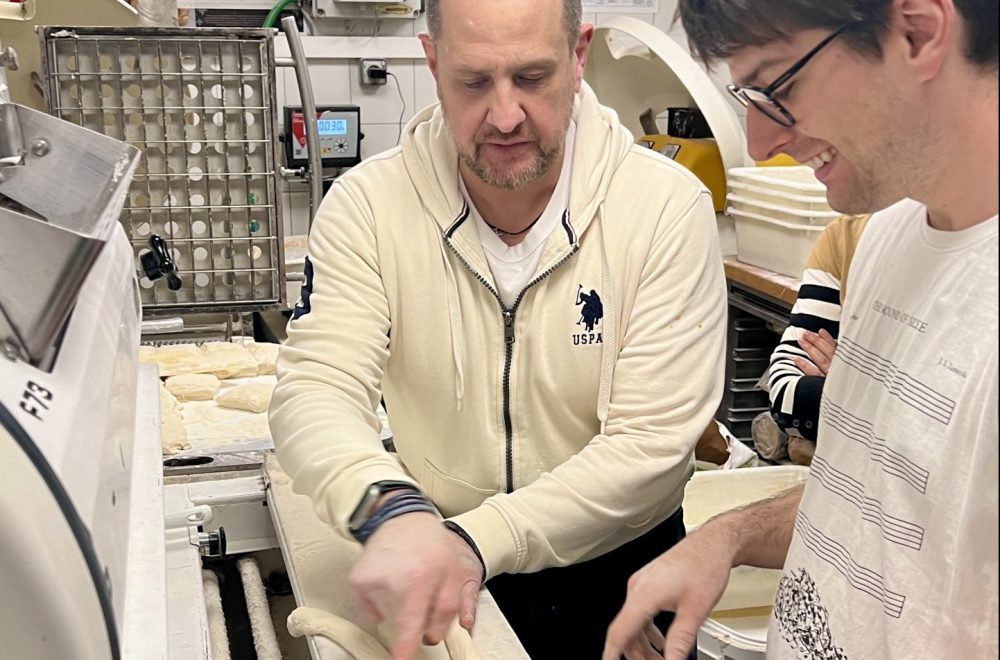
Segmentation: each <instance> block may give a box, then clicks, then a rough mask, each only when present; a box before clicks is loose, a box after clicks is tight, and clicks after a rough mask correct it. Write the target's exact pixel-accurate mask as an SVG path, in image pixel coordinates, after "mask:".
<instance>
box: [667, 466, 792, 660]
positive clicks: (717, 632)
mask: <svg viewBox="0 0 1000 660" xmlns="http://www.w3.org/2000/svg"><path fill="white" fill-rule="evenodd" d="M808 474H809V468H806V467H802V466H798V465H787V466H785V465H782V466H773V467H758V468H744V469H739V470H713V471H709V472H696V473H695V474H694V476H693V477H692V478H691V481H689V482H688V485H687V487H686V488H685V489H684V523H685V526H686V527H687V529H688V531H693V530H694V529H696V528H697V527H698V526H699V525H701V524H702V523H704V522H705V521H706V520H708V519H709V518H711V517H713V516H715V515H717V514H719V513H722V512H723V511H728V510H730V509H735V508H738V507H741V506H745V505H747V504H750V503H752V502H756V501H758V500H762V499H765V498H768V497H771V496H772V495H777V494H778V493H780V492H782V491H785V490H788V489H789V488H791V487H793V486H795V485H797V484H799V483H802V482H803V481H804V480H805V478H806V476H807V475H808ZM780 579H781V571H777V570H767V569H760V568H750V567H747V566H740V567H738V568H734V569H733V570H732V572H731V573H730V576H729V586H727V587H726V591H725V593H724V594H723V595H722V598H721V599H720V600H719V603H718V604H717V605H716V607H715V610H713V612H712V615H711V617H710V618H709V619H708V620H707V621H706V622H705V623H704V625H702V627H701V630H700V631H699V633H698V658H699V660H761V659H762V658H764V652H765V649H766V648H767V626H768V622H769V620H770V618H771V604H772V603H773V601H774V595H775V592H776V591H777V589H778V581H779V580H780Z"/></svg>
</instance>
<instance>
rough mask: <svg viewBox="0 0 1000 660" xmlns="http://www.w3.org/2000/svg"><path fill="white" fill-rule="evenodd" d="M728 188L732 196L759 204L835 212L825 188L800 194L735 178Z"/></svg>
mask: <svg viewBox="0 0 1000 660" xmlns="http://www.w3.org/2000/svg"><path fill="white" fill-rule="evenodd" d="M728 186H729V193H730V194H731V195H741V196H743V197H748V198H750V199H753V200H756V201H759V202H765V203H768V204H779V205H781V206H788V207H792V208H796V209H800V210H802V211H811V212H829V211H832V210H833V209H831V208H830V203H829V202H827V200H826V189H825V188H824V189H823V190H820V191H816V192H810V193H798V192H791V191H788V190H783V189H779V188H772V187H768V186H766V185H763V184H757V183H748V182H744V181H740V180H738V179H733V178H730V179H729V181H728Z"/></svg>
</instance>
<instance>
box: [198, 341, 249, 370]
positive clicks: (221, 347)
mask: <svg viewBox="0 0 1000 660" xmlns="http://www.w3.org/2000/svg"><path fill="white" fill-rule="evenodd" d="M201 359H202V362H201V365H200V368H199V369H198V371H197V373H202V374H215V376H216V377H218V378H243V377H246V376H256V375H257V360H255V359H254V358H253V356H252V355H250V351H248V350H247V349H246V347H245V346H243V345H242V344H234V343H231V342H218V341H217V342H209V343H207V344H204V345H203V346H202V347H201Z"/></svg>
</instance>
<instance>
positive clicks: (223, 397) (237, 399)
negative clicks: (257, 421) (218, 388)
mask: <svg viewBox="0 0 1000 660" xmlns="http://www.w3.org/2000/svg"><path fill="white" fill-rule="evenodd" d="M272 390H274V385H270V384H267V385H262V384H259V383H251V384H250V385H238V386H236V387H233V388H230V389H228V390H224V391H223V392H220V393H219V394H218V395H216V397H215V402H216V403H217V404H219V405H220V406H222V407H223V408H235V409H236V410H249V411H250V412H255V413H262V412H266V411H267V407H268V405H270V403H271V392H272Z"/></svg>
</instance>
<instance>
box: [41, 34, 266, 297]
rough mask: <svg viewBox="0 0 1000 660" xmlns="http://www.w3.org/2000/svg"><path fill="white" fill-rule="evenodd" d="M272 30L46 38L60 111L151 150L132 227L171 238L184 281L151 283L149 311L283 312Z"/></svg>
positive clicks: (134, 201)
mask: <svg viewBox="0 0 1000 660" xmlns="http://www.w3.org/2000/svg"><path fill="white" fill-rule="evenodd" d="M273 34H274V33H273V32H272V31H271V30H230V29H225V30H223V29H199V30H196V31H195V30H189V29H159V28H156V29H142V28H57V27H49V28H45V29H44V30H43V31H42V33H41V40H42V52H43V60H44V66H43V68H44V71H45V76H46V81H47V94H48V98H47V101H48V104H49V110H50V112H51V113H52V114H53V115H55V116H57V117H60V118H62V119H65V120H67V121H69V122H72V123H74V124H77V125H79V126H84V127H86V128H89V129H92V130H94V131H97V132H99V133H103V134H105V135H108V136H110V137H114V138H117V139H119V140H123V141H125V142H127V143H129V144H132V145H135V146H137V147H139V148H140V149H141V151H142V154H143V156H142V160H141V161H140V163H139V167H138V169H137V171H136V174H135V177H134V178H133V181H132V184H131V186H130V188H129V191H128V197H127V200H126V204H125V209H124V210H123V212H122V215H121V224H122V225H123V226H124V228H125V231H126V233H127V235H128V236H129V238H130V239H131V242H132V246H133V250H134V253H135V256H136V258H137V262H138V257H140V256H141V255H142V254H144V253H146V252H148V251H149V247H148V245H147V242H148V240H149V237H150V236H151V235H153V234H157V235H159V236H162V237H163V238H164V239H165V240H166V242H167V246H168V250H169V255H170V257H171V258H172V259H173V261H174V262H175V263H176V266H177V270H178V272H179V274H180V276H181V279H182V285H181V287H180V288H179V289H178V290H176V291H173V290H169V289H168V288H167V287H166V286H161V285H160V283H156V284H155V285H154V282H152V281H151V280H150V279H149V278H147V277H146V276H145V275H144V273H143V272H141V271H139V272H138V275H139V284H140V288H141V295H142V304H143V308H144V309H145V310H146V311H147V312H154V313H156V312H162V313H174V314H183V313H191V312H211V311H222V310H225V311H229V312H249V311H254V310H261V309H269V308H275V307H278V306H279V305H281V304H282V303H283V302H284V297H285V285H284V280H285V272H284V271H285V268H284V258H283V235H282V234H283V231H282V222H281V218H280V211H279V208H280V204H279V203H278V199H277V195H278V191H277V187H276V179H275V176H274V172H275V170H276V167H277V164H276V153H277V144H276V140H277V136H276V134H275V130H274V127H275V126H276V121H277V118H276V113H275V90H274V78H275V76H274V62H275V58H274V48H273V41H272V40H273Z"/></svg>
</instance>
